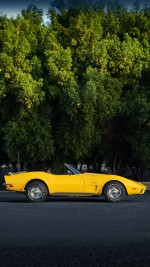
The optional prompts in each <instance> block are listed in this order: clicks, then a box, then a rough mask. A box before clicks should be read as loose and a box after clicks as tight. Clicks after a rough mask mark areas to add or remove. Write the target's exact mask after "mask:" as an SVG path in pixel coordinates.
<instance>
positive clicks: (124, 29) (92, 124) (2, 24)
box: [0, 1, 150, 179]
mask: <svg viewBox="0 0 150 267" xmlns="http://www.w3.org/2000/svg"><path fill="white" fill-rule="evenodd" d="M55 2H57V4H58V5H57V8H56V4H55V7H54V6H53V7H51V9H50V10H49V23H47V24H46V25H45V24H44V23H43V16H42V10H39V9H38V8H37V7H35V6H29V7H28V8H27V9H26V10H22V15H18V16H17V18H8V17H7V15H2V14H1V15H0V163H1V164H3V163H6V162H12V164H13V166H14V169H15V168H16V164H17V162H18V160H19V161H20V162H21V165H22V166H24V164H25V163H26V165H27V166H28V167H29V169H41V168H43V167H45V166H47V165H50V166H52V167H53V168H54V169H55V170H56V171H58V170H59V168H61V166H62V164H63V163H64V162H69V163H72V164H77V163H79V162H80V163H85V162H86V163H87V164H88V165H92V166H94V170H95V171H97V172H99V171H100V168H101V164H102V163H103V162H106V164H107V165H108V166H109V169H110V172H112V173H115V174H120V175H121V174H123V172H124V169H126V168H128V169H131V170H134V173H135V174H136V179H142V177H143V173H144V171H145V170H146V169H149V168H150V8H149V7H143V8H141V9H140V8H139V7H138V6H135V7H134V8H133V9H130V10H128V9H126V8H124V7H123V6H120V5H115V6H114V5H111V4H110V5H109V4H107V5H101V4H99V5H98V4H97V5H96V4H94V5H89V6H88V5H87V6H86V5H83V6H80V8H79V6H78V5H77V6H73V5H70V6H69V5H67V4H66V6H64V5H60V4H59V1H55ZM60 2H61V3H63V2H62V1H60ZM83 2H84V1H83ZM65 3H66V1H65ZM68 3H71V1H69V2H68ZM81 3H82V1H81ZM94 3H96V2H94Z"/></svg>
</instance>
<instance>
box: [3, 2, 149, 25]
mask: <svg viewBox="0 0 150 267" xmlns="http://www.w3.org/2000/svg"><path fill="white" fill-rule="evenodd" d="M50 1H51V0H41V1H40V0H20V1H19V0H16V1H14V0H0V13H1V12H2V13H4V14H5V13H6V14H7V15H8V16H9V17H10V16H14V17H16V15H17V14H20V12H21V10H22V9H23V8H27V7H28V6H29V5H30V4H34V5H36V6H37V7H38V8H41V9H42V10H43V13H44V21H45V22H46V20H47V16H46V13H47V11H48V8H49V6H50ZM74 1H75V0H74ZM112 1H113V0H112ZM114 1H115V0H114ZM121 1H122V3H123V4H124V5H127V6H132V4H133V3H134V2H136V0H120V2H121ZM138 2H139V3H140V5H141V4H147V5H149V6H150V0H139V1H138Z"/></svg>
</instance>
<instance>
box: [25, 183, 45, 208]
mask: <svg viewBox="0 0 150 267" xmlns="http://www.w3.org/2000/svg"><path fill="white" fill-rule="evenodd" d="M47 196H48V190H47V187H46V185H45V184H44V183H42V182H40V181H34V182H31V183H30V184H29V185H28V186H27V188H26V197H27V199H28V200H30V201H31V202H34V203H39V202H43V201H44V200H45V199H46V198H47Z"/></svg>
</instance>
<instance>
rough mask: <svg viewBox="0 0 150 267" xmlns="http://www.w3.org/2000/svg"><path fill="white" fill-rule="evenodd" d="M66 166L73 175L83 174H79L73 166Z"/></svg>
mask: <svg viewBox="0 0 150 267" xmlns="http://www.w3.org/2000/svg"><path fill="white" fill-rule="evenodd" d="M64 165H65V166H66V167H67V168H68V170H69V171H71V172H72V173H73V174H81V172H79V171H78V170H77V169H75V168H74V167H72V166H71V165H69V164H67V163H65V164H64Z"/></svg>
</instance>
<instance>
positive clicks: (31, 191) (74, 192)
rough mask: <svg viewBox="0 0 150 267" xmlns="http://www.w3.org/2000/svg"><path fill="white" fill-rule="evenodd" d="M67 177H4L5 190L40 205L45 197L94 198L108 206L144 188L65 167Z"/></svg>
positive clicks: (44, 174) (24, 174)
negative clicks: (20, 194) (100, 198)
mask: <svg viewBox="0 0 150 267" xmlns="http://www.w3.org/2000/svg"><path fill="white" fill-rule="evenodd" d="M65 166H66V168H67V174H63V175H56V174H52V173H48V172H22V173H15V174H13V173H12V174H9V175H5V184H4V185H5V187H6V189H7V190H13V191H16V192H24V193H25V194H26V196H27V198H28V199H29V200H30V201H32V202H42V201H44V200H45V199H46V198H47V197H48V196H53V195H55V196H98V195H104V196H105V198H106V199H107V200H108V201H109V202H115V203H116V202H120V201H122V200H123V199H124V198H125V196H126V195H137V194H144V193H145V191H146V186H145V185H143V184H141V183H138V182H135V181H132V180H129V179H127V178H123V177H121V176H117V175H108V174H97V173H87V172H85V173H80V172H79V171H78V170H76V169H75V168H73V167H72V166H71V165H68V164H65Z"/></svg>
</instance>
